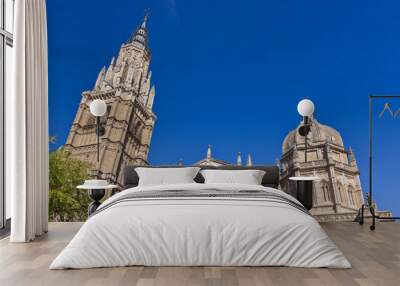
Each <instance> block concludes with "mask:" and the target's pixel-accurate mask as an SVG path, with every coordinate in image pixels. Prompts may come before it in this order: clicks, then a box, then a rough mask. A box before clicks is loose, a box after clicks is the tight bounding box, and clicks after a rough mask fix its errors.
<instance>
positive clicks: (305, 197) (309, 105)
mask: <svg viewBox="0 0 400 286" xmlns="http://www.w3.org/2000/svg"><path fill="white" fill-rule="evenodd" d="M297 111H298V112H299V114H300V115H301V116H303V125H302V126H301V127H300V128H299V134H300V135H301V136H304V144H305V146H304V161H305V163H307V135H308V133H309V132H310V126H311V121H310V116H312V115H313V113H314V103H313V102H312V101H311V100H309V99H303V100H301V101H300V102H299V104H298V105H297ZM289 180H292V181H296V185H297V199H298V200H299V201H300V202H301V203H302V204H303V205H304V207H305V208H307V209H308V210H310V209H311V208H312V206H313V181H317V180H319V178H317V177H307V176H298V177H290V178H289Z"/></svg>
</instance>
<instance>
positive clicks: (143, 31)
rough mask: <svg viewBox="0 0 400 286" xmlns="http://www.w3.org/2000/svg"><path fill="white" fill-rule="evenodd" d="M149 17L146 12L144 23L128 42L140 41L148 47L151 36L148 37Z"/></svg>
mask: <svg viewBox="0 0 400 286" xmlns="http://www.w3.org/2000/svg"><path fill="white" fill-rule="evenodd" d="M147 18H148V13H146V14H145V16H144V19H143V23H142V25H140V27H138V28H137V30H136V31H135V32H134V33H133V34H132V36H131V37H130V38H129V40H128V43H133V42H135V43H139V44H140V45H142V46H143V47H144V48H148V38H149V37H148V31H147V27H146V23H147Z"/></svg>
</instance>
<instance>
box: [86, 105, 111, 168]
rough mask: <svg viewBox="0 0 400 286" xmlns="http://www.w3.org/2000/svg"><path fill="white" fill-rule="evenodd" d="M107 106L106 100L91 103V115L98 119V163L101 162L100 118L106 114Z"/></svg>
mask: <svg viewBox="0 0 400 286" xmlns="http://www.w3.org/2000/svg"><path fill="white" fill-rule="evenodd" d="M106 111H107V104H106V103H105V101H104V100H101V99H95V100H93V101H92V102H91V103H90V113H91V114H92V115H93V116H95V117H96V135H97V163H99V162H100V117H101V116H103V115H104V114H106Z"/></svg>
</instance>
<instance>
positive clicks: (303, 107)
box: [297, 99, 315, 163]
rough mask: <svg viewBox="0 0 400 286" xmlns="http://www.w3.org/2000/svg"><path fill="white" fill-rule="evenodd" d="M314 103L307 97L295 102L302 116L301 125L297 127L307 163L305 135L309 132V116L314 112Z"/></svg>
mask: <svg viewBox="0 0 400 286" xmlns="http://www.w3.org/2000/svg"><path fill="white" fill-rule="evenodd" d="M314 109H315V107H314V103H313V102H312V101H311V100H309V99H303V100H301V101H300V102H299V104H297V111H298V112H299V114H300V115H301V116H303V125H302V126H301V127H300V128H299V134H300V135H301V136H304V139H305V141H304V144H305V148H304V161H305V162H306V163H307V135H308V133H309V132H310V127H311V122H310V116H312V115H313V113H314Z"/></svg>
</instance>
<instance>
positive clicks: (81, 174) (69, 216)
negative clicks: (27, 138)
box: [49, 148, 90, 221]
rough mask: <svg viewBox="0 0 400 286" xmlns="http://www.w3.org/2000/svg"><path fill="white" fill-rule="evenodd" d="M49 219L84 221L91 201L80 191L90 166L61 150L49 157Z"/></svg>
mask: <svg viewBox="0 0 400 286" xmlns="http://www.w3.org/2000/svg"><path fill="white" fill-rule="evenodd" d="M49 169H50V174H49V184H50V186H49V219H50V220H52V221H84V220H86V219H87V207H88V204H89V203H90V199H89V197H88V195H87V193H86V192H85V191H84V190H78V189H77V188H76V186H78V185H81V184H82V183H83V182H84V181H85V180H86V179H87V178H88V177H89V170H90V165H89V164H88V163H85V162H82V161H80V160H77V159H74V158H71V156H70V153H69V152H67V151H65V150H64V149H62V148H60V149H58V150H57V151H53V152H51V153H50V155H49Z"/></svg>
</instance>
